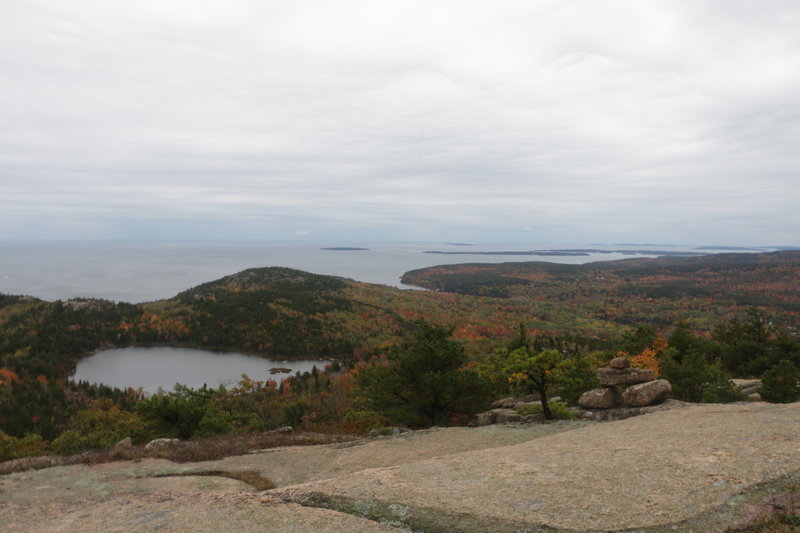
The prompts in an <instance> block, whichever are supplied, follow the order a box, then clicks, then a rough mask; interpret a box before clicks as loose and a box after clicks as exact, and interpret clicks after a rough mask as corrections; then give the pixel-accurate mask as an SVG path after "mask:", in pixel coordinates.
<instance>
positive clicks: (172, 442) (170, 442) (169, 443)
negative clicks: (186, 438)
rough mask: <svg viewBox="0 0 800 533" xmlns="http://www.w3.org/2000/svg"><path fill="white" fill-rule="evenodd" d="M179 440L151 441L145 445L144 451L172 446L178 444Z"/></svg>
mask: <svg viewBox="0 0 800 533" xmlns="http://www.w3.org/2000/svg"><path fill="white" fill-rule="evenodd" d="M180 441H181V439H153V440H151V441H150V442H148V443H147V444H145V446H144V449H145V450H149V449H151V448H157V447H159V446H174V445H175V444H178V443H179V442H180Z"/></svg>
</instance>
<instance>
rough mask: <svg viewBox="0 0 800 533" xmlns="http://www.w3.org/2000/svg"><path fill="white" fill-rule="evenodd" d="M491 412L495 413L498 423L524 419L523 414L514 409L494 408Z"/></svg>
mask: <svg viewBox="0 0 800 533" xmlns="http://www.w3.org/2000/svg"><path fill="white" fill-rule="evenodd" d="M491 412H492V413H494V420H495V422H497V423H498V424H503V423H506V422H519V421H520V420H522V416H521V415H520V414H519V413H518V412H516V411H515V410H514V409H492V410H491Z"/></svg>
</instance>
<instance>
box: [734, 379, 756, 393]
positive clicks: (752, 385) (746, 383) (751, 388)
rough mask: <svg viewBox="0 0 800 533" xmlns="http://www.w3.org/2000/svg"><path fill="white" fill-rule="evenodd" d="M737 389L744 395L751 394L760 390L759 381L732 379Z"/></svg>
mask: <svg viewBox="0 0 800 533" xmlns="http://www.w3.org/2000/svg"><path fill="white" fill-rule="evenodd" d="M731 381H733V384H734V385H735V386H736V388H737V389H739V390H740V391H742V392H743V393H745V394H752V393H754V392H759V391H760V390H761V380H760V379H732V380H731Z"/></svg>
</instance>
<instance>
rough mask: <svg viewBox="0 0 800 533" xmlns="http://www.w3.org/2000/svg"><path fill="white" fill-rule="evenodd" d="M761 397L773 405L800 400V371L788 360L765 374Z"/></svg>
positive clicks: (762, 381)
mask: <svg viewBox="0 0 800 533" xmlns="http://www.w3.org/2000/svg"><path fill="white" fill-rule="evenodd" d="M761 397H762V398H763V399H764V400H766V401H768V402H772V403H791V402H796V401H798V400H800V370H798V369H797V367H796V366H794V365H793V364H792V363H791V361H787V360H786V359H784V360H782V361H781V362H779V363H778V364H777V365H775V366H774V367H772V368H770V369H769V370H767V371H766V372H764V378H763V379H762V380H761Z"/></svg>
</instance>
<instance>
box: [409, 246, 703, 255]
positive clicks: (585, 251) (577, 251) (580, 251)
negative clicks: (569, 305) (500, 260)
mask: <svg viewBox="0 0 800 533" xmlns="http://www.w3.org/2000/svg"><path fill="white" fill-rule="evenodd" d="M422 253H424V254H442V255H535V256H543V257H564V256H567V257H570V256H587V255H591V254H624V255H657V256H661V257H692V256H698V255H708V254H706V253H703V252H679V251H675V250H598V249H594V248H569V249H560V250H529V251H501V252H453V251H443V250H427V251H424V252H422Z"/></svg>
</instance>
